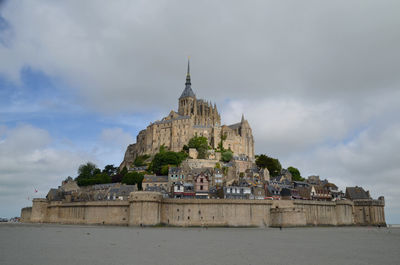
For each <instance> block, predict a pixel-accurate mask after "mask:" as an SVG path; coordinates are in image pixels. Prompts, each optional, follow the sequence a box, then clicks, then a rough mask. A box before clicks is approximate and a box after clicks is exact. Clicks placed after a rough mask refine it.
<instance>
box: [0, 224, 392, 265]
mask: <svg viewBox="0 0 400 265" xmlns="http://www.w3.org/2000/svg"><path fill="white" fill-rule="evenodd" d="M0 264H2V265H8V264H10V265H11V264H21V265H22V264H43V265H46V264H60V265H63V264H85V265H90V264H97V265H98V264H230V265H231V264H241V265H243V264H300V265H301V264H335V265H338V264H352V265H356V264H400V229H399V228H390V229H389V228H372V227H323V228H321V227H319V228H290V229H282V230H280V229H273V228H208V229H206V228H168V227H167V228H166V227H160V228H158V227H155V228H139V227H118V226H78V225H50V224H45V225H42V224H1V225H0Z"/></svg>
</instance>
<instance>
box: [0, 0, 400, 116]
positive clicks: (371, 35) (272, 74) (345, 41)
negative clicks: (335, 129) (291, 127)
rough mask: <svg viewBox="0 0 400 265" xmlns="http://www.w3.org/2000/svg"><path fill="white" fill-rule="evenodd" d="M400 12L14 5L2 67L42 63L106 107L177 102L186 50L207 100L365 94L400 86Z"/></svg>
mask: <svg viewBox="0 0 400 265" xmlns="http://www.w3.org/2000/svg"><path fill="white" fill-rule="evenodd" d="M399 10H400V4H399V2H398V1H379V2H377V1H351V2H348V1H335V2H330V3H323V2H320V1H306V2H304V1H303V2H301V3H299V2H298V1H284V2H275V1H251V2H249V3H246V4H244V3H243V2H241V1H228V2H224V1H222V2H198V1H193V2H191V1H185V2H182V1H168V2H166V1H158V2H151V3H144V2H134V1H118V2H117V1H116V2H113V3H109V2H108V1H107V2H102V3H100V2H99V1H85V2H84V3H83V2H82V1H68V2H65V3H55V2H52V1H39V2H35V3H26V2H21V1H9V2H7V4H6V5H5V7H4V8H3V12H2V15H3V17H4V18H5V19H6V21H7V22H8V23H9V25H10V27H11V29H10V30H11V32H12V33H10V34H9V36H11V37H10V39H9V43H10V44H9V45H8V46H1V48H0V54H1V55H2V58H5V60H2V63H0V71H1V72H4V73H7V74H8V76H11V77H14V78H15V79H16V80H18V73H19V70H20V68H21V66H23V65H31V66H33V67H36V68H39V69H41V70H44V71H45V72H46V73H48V74H50V75H52V76H59V77H61V78H64V79H65V80H67V81H68V82H70V83H71V84H72V85H74V86H75V87H76V89H77V93H78V94H79V95H81V96H82V98H83V99H84V100H86V101H87V102H89V103H90V104H91V105H92V107H93V108H98V109H100V110H102V111H104V110H118V109H135V108H143V107H150V106H151V107H154V106H159V105H160V104H161V106H164V108H166V107H167V106H170V105H171V103H175V100H176V97H177V95H178V94H179V92H180V90H181V89H182V88H183V82H184V71H185V65H184V64H185V56H186V55H191V56H192V58H193V64H192V66H193V67H192V69H193V86H194V87H195V89H196V92H197V93H198V94H199V95H200V96H203V97H207V98H209V97H210V95H212V98H213V99H216V100H219V101H221V100H224V99H225V98H227V97H229V98H243V97H244V98H249V99H251V98H259V97H260V95H261V97H271V96H276V95H285V96H288V95H290V96H293V97H304V98H308V99H310V100H322V101H325V100H327V99H329V100H331V99H337V100H343V99H345V100H362V98H363V96H364V94H365V93H381V92H382V91H393V90H395V89H396V88H397V87H398V85H399V78H400V77H399V75H397V74H396V73H398V72H399V70H400V63H399V62H400V60H399V56H400V48H399V47H400V45H399V44H400V32H399V31H398V27H399V25H400V18H399V16H398V12H399ZM154 95H157V96H156V97H155V96H154ZM97 106H101V107H97Z"/></svg>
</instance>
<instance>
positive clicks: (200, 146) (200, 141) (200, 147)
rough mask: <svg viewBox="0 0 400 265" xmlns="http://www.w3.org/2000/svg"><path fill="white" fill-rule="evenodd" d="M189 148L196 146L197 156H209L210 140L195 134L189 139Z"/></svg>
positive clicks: (203, 157)
mask: <svg viewBox="0 0 400 265" xmlns="http://www.w3.org/2000/svg"><path fill="white" fill-rule="evenodd" d="M188 148H195V149H196V150H197V153H198V155H197V157H198V158H200V159H205V158H207V157H208V149H209V148H208V140H207V138H206V137H204V136H197V135H195V136H194V137H193V138H191V139H190V140H189V143H188Z"/></svg>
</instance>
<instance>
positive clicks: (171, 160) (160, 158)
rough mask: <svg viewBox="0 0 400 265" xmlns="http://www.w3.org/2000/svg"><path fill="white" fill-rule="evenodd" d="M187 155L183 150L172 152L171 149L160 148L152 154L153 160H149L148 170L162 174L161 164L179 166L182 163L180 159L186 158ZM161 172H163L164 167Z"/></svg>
mask: <svg viewBox="0 0 400 265" xmlns="http://www.w3.org/2000/svg"><path fill="white" fill-rule="evenodd" d="M187 156H188V155H187V154H186V153H185V152H172V151H165V150H163V151H161V150H160V152H159V153H157V154H156V155H155V156H154V158H153V161H151V163H150V165H149V170H150V171H152V172H154V173H156V174H162V173H161V170H162V168H163V166H166V165H167V166H168V165H173V166H179V165H180V164H181V163H182V161H183V160H185V159H186V158H187ZM163 173H165V167H164V172H163ZM167 174H168V172H167Z"/></svg>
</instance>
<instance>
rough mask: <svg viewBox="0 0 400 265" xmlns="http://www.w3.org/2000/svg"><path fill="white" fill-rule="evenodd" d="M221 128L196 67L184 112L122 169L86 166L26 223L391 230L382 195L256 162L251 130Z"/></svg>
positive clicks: (29, 211) (131, 152) (139, 146)
mask: <svg viewBox="0 0 400 265" xmlns="http://www.w3.org/2000/svg"><path fill="white" fill-rule="evenodd" d="M244 117H245V115H242V117H241V120H240V121H239V122H238V123H235V124H231V125H221V117H220V114H219V113H218V109H217V106H216V105H215V104H214V105H213V104H211V102H207V101H206V100H203V99H197V98H196V94H195V93H194V91H193V89H192V87H191V75H190V65H189V62H188V66H187V74H186V83H185V88H184V90H183V92H182V93H181V95H180V97H179V99H178V111H174V110H172V111H171V112H170V113H169V114H168V116H166V117H164V118H162V119H161V120H158V121H155V122H152V123H150V125H149V126H148V127H147V128H146V129H145V130H142V131H140V132H139V134H138V136H137V140H136V143H133V144H131V145H129V146H128V147H127V150H126V153H125V157H124V159H123V161H122V162H121V164H120V166H119V167H118V168H117V167H114V166H113V165H107V166H106V167H105V168H104V169H103V170H100V169H98V168H97V167H96V165H94V164H93V163H90V162H89V163H87V164H82V165H81V166H80V167H79V170H78V176H77V177H76V178H71V177H68V178H66V179H65V180H64V181H62V184H61V186H59V187H58V188H54V189H51V190H50V191H49V192H48V194H47V196H46V198H43V199H40V198H38V199H34V200H33V205H32V207H26V208H23V209H22V211H21V221H22V222H33V223H66V224H112V225H130V226H154V225H167V226H168V225H170V226H233V227H236V226H240V227H243V226H257V227H299V226H327V225H330V226H348V225H374V226H386V221H385V214H384V206H385V201H384V198H383V197H379V198H378V199H373V198H371V196H370V193H369V191H366V190H364V189H363V188H362V187H359V186H355V187H346V189H345V191H341V190H339V189H338V187H337V186H336V185H335V184H334V183H332V182H330V181H329V180H327V179H321V178H320V177H319V176H308V177H307V178H303V177H302V176H301V174H300V172H299V170H298V169H297V168H295V167H288V168H282V165H281V164H280V162H279V160H278V159H276V158H272V157H269V156H267V155H265V154H260V155H255V154H254V150H255V149H254V143H255V141H254V139H253V134H252V129H251V127H250V124H249V122H248V121H247V120H246V119H245V118H244Z"/></svg>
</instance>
